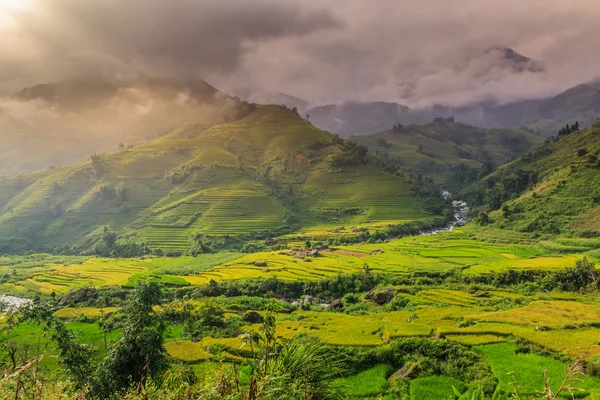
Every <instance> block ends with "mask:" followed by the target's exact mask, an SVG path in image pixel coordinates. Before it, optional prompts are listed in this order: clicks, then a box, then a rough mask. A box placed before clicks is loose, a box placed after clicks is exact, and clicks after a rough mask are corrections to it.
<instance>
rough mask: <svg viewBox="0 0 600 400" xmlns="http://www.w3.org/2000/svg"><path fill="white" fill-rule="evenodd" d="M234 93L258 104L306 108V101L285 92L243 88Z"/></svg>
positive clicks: (301, 110) (302, 109)
mask: <svg viewBox="0 0 600 400" xmlns="http://www.w3.org/2000/svg"><path fill="white" fill-rule="evenodd" d="M235 93H236V94H237V95H238V96H239V97H240V98H241V99H244V100H247V101H249V102H252V103H258V104H277V105H284V106H286V107H288V108H294V107H295V108H297V109H298V110H299V111H300V112H303V111H306V110H307V109H308V105H309V103H308V101H306V100H304V99H301V98H299V97H296V96H292V95H289V94H286V93H281V92H279V93H271V92H267V91H264V90H257V89H249V88H243V89H238V90H236V91H235Z"/></svg>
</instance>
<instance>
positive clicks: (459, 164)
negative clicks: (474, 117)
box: [350, 120, 544, 186]
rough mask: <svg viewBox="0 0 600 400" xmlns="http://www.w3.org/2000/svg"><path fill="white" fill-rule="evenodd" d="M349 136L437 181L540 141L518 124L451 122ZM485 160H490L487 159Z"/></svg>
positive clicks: (472, 174) (460, 180)
mask: <svg viewBox="0 0 600 400" xmlns="http://www.w3.org/2000/svg"><path fill="white" fill-rule="evenodd" d="M350 140H354V141H356V142H358V143H360V144H362V145H365V146H367V147H369V149H370V150H371V151H372V152H373V153H375V154H377V155H379V156H380V157H382V158H385V159H388V160H390V161H391V162H393V163H395V164H398V165H403V166H407V167H409V168H410V169H411V170H412V171H414V173H416V174H421V175H423V176H427V177H431V178H433V179H434V180H435V181H436V182H437V183H445V184H448V183H450V181H452V183H453V184H454V185H459V186H460V185H463V184H465V183H469V182H468V181H469V180H474V179H476V178H477V176H478V174H479V173H480V172H481V171H482V170H483V169H484V164H487V166H488V167H490V168H491V167H492V166H500V165H503V164H505V163H507V162H510V161H512V160H514V159H515V158H517V157H519V156H521V155H522V154H524V153H526V152H527V151H530V150H532V149H534V148H536V147H538V146H541V145H542V143H543V141H544V139H543V138H541V137H539V136H537V135H534V134H532V133H530V132H528V131H523V130H518V129H480V128H475V127H473V126H470V125H465V124H461V123H457V122H450V121H449V120H447V121H439V122H436V123H431V124H426V125H408V126H396V127H395V128H394V129H391V130H386V131H384V132H380V133H377V134H374V135H369V136H353V137H351V138H350ZM490 163H491V164H490Z"/></svg>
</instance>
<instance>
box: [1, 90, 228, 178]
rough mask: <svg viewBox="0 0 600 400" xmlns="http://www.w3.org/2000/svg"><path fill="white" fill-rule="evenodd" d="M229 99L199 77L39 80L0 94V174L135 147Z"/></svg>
mask: <svg viewBox="0 0 600 400" xmlns="http://www.w3.org/2000/svg"><path fill="white" fill-rule="evenodd" d="M234 101H236V100H234V99H232V98H231V97H229V96H226V95H224V94H222V93H221V92H219V91H217V90H216V89H214V88H213V87H212V86H210V85H208V84H205V83H204V82H201V81H200V82H195V83H192V84H171V83H166V82H158V81H153V82H135V83H118V84H113V83H106V82H102V81H98V80H88V81H75V82H63V83H57V84H44V85H37V86H34V87H30V88H26V89H23V90H21V91H19V92H17V93H16V94H14V95H13V96H7V97H4V98H1V99H0V176H9V175H15V174H20V173H27V172H32V171H36V170H39V169H44V168H48V167H52V166H60V165H66V164H71V163H74V162H77V161H81V160H84V159H86V158H87V157H88V156H89V155H90V154H92V153H95V152H96V153H103V152H113V151H117V150H119V149H122V148H127V147H129V146H135V145H138V144H139V143H141V142H144V141H148V140H151V139H154V138H157V137H159V136H162V135H164V134H166V133H168V132H169V131H170V130H172V129H174V128H177V127H179V126H182V125H184V124H186V123H192V122H199V123H203V122H204V123H211V122H212V121H217V120H218V119H219V118H223V117H225V116H226V114H227V113H228V112H230V110H231V107H229V105H231V104H232V102H234Z"/></svg>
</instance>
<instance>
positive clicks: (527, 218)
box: [461, 122, 600, 236]
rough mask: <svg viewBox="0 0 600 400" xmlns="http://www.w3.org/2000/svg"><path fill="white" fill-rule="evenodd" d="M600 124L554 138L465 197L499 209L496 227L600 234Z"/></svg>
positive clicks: (494, 218)
mask: <svg viewBox="0 0 600 400" xmlns="http://www.w3.org/2000/svg"><path fill="white" fill-rule="evenodd" d="M599 155H600V123H599V122H596V124H594V126H593V127H592V128H589V129H586V130H583V131H575V132H572V133H570V134H568V135H561V136H558V138H557V140H549V141H547V142H546V144H545V145H544V146H543V147H541V148H539V149H538V150H536V151H534V152H530V153H527V154H525V155H524V156H523V157H521V158H519V159H518V160H516V161H514V162H512V163H510V164H508V165H506V166H504V167H502V168H500V169H498V170H497V171H496V172H495V173H493V174H491V175H490V176H488V177H486V178H485V179H484V180H482V181H481V182H478V183H476V184H474V185H472V186H471V187H469V188H467V189H465V190H464V191H463V193H461V196H462V197H463V198H465V199H468V200H469V201H471V202H472V203H473V204H475V205H476V204H484V205H486V206H488V207H490V208H491V210H497V211H493V212H491V213H490V215H489V216H490V218H491V220H490V221H489V222H487V221H485V220H484V221H481V220H480V222H482V223H483V224H484V225H490V226H491V227H494V228H502V229H507V230H513V231H519V232H524V233H531V234H549V235H555V234H576V235H581V236H590V235H592V236H595V235H596V234H597V232H598V230H599V229H600V172H599V170H598V168H599V165H600V164H599V163H598V156H599Z"/></svg>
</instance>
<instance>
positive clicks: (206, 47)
mask: <svg viewBox="0 0 600 400" xmlns="http://www.w3.org/2000/svg"><path fill="white" fill-rule="evenodd" d="M25 1H27V0H25ZM0 4H1V2H0ZM13 20H14V24H12V25H11V26H10V27H7V28H5V31H8V32H7V34H5V35H4V39H0V53H1V54H2V56H0V57H2V63H1V64H2V65H1V66H0V79H2V80H4V81H9V80H16V79H17V78H29V79H42V77H48V78H52V77H53V76H55V77H56V78H58V79H65V78H69V77H72V76H73V75H79V74H97V73H101V74H112V73H116V72H123V73H125V74H149V75H158V76H160V77H163V78H164V77H165V76H166V77H171V78H173V77H182V78H185V77H190V76H201V75H203V74H211V73H218V74H221V75H225V74H229V73H232V72H233V71H234V70H235V69H236V66H238V64H239V62H240V60H241V58H242V57H243V56H244V54H245V53H246V52H247V51H250V50H251V49H252V46H255V45H256V44H257V43H259V42H261V41H265V40H272V39H275V38H281V37H299V36H303V35H307V34H310V33H312V32H317V31H320V30H322V29H326V28H335V27H338V26H339V21H338V20H336V19H335V18H334V17H333V15H332V13H331V12H330V11H327V10H325V11H324V10H319V9H318V8H315V9H306V8H303V9H301V8H300V7H299V6H298V5H297V4H296V3H295V2H293V1H278V0H253V1H234V0H126V1H123V0H84V1H81V0H30V1H29V5H28V7H27V8H26V9H25V10H18V11H17V12H15V13H14V15H13ZM24 66H26V67H25V68H23V67H24ZM38 75H39V77H38ZM34 83H35V82H34Z"/></svg>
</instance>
